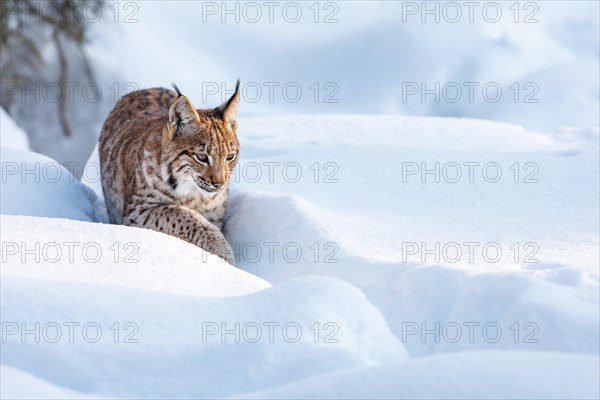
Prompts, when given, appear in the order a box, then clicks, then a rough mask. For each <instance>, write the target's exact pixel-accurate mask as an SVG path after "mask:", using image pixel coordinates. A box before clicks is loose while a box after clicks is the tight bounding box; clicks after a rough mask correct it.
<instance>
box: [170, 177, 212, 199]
mask: <svg viewBox="0 0 600 400" xmlns="http://www.w3.org/2000/svg"><path fill="white" fill-rule="evenodd" d="M175 193H177V196H179V197H191V196H197V195H198V194H204V195H206V194H208V192H206V191H204V190H202V189H200V188H199V187H198V185H196V182H194V179H192V178H191V177H189V176H188V177H186V178H185V179H184V180H183V181H180V182H179V184H178V185H177V190H176V191H175Z"/></svg>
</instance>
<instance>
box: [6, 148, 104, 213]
mask: <svg viewBox="0 0 600 400" xmlns="http://www.w3.org/2000/svg"><path fill="white" fill-rule="evenodd" d="M0 156H1V158H2V193H1V194H0V199H1V201H0V212H1V213H2V214H9V215H29V216H36V217H51V218H69V219H75V220H80V221H95V220H96V219H97V217H96V212H97V207H96V204H95V202H96V195H95V194H94V192H93V191H92V190H91V189H90V188H89V187H87V186H86V185H84V184H82V183H80V182H79V181H78V180H77V179H75V178H74V177H73V175H72V174H71V173H70V172H69V171H67V170H66V169H65V168H64V167H63V166H62V165H60V164H59V163H57V162H56V161H54V160H52V159H50V158H48V157H46V156H43V155H41V154H37V153H33V152H30V151H26V150H19V149H11V148H4V147H2V148H0Z"/></svg>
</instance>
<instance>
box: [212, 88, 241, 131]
mask: <svg viewBox="0 0 600 400" xmlns="http://www.w3.org/2000/svg"><path fill="white" fill-rule="evenodd" d="M239 101H240V80H239V79H238V80H237V82H236V84H235V92H233V95H232V96H231V97H230V98H229V100H227V101H226V102H224V103H223V104H221V105H220V106H219V107H217V110H218V111H219V112H220V113H221V115H222V116H223V119H225V120H228V121H229V122H230V123H231V125H232V126H235V121H236V120H237V107H238V103H239Z"/></svg>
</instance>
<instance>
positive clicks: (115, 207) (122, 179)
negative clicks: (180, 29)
mask: <svg viewBox="0 0 600 400" xmlns="http://www.w3.org/2000/svg"><path fill="white" fill-rule="evenodd" d="M174 88H175V90H176V91H177V92H174V91H172V90H168V89H161V88H155V89H147V90H140V91H136V92H133V93H130V94H128V95H126V96H124V97H123V98H121V99H120V100H119V101H118V102H117V104H116V105H115V108H114V109H113V110H112V111H111V113H110V114H109V116H108V118H107V119H106V121H105V123H104V126H103V127H102V132H101V134H100V143H99V153H100V168H101V173H102V190H103V191H104V197H105V200H106V207H107V209H108V215H109V219H110V222H111V223H115V224H123V225H130V226H137V227H142V228H149V229H154V230H156V231H159V232H163V233H167V234H169V235H172V236H176V237H178V238H180V239H183V240H185V241H187V242H190V243H193V244H195V245H196V246H198V247H201V248H203V249H205V250H208V251H210V252H211V253H213V254H216V255H218V256H220V257H221V258H223V259H225V260H227V261H229V262H230V263H232V264H233V253H232V251H231V248H230V247H229V244H228V243H227V241H226V240H225V237H224V236H223V234H222V232H221V231H222V228H223V217H224V215H225V207H226V205H227V195H228V180H229V176H230V175H231V171H232V170H233V168H234V167H235V164H236V162H237V157H238V153H239V143H238V140H237V137H236V128H237V117H236V112H237V104H238V102H239V96H240V94H239V81H238V83H237V85H236V89H235V93H234V94H233V95H232V96H231V98H230V99H229V100H228V101H226V102H225V103H223V104H222V105H221V106H219V107H217V108H214V109H195V108H194V107H193V105H192V104H191V102H190V101H189V100H188V99H187V98H186V97H185V96H183V95H181V93H180V92H179V89H177V87H176V86H174Z"/></svg>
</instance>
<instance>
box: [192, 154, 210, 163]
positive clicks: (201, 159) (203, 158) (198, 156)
mask: <svg viewBox="0 0 600 400" xmlns="http://www.w3.org/2000/svg"><path fill="white" fill-rule="evenodd" d="M194 158H196V160H198V161H199V162H201V163H203V164H206V163H208V156H207V155H206V153H196V154H194Z"/></svg>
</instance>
